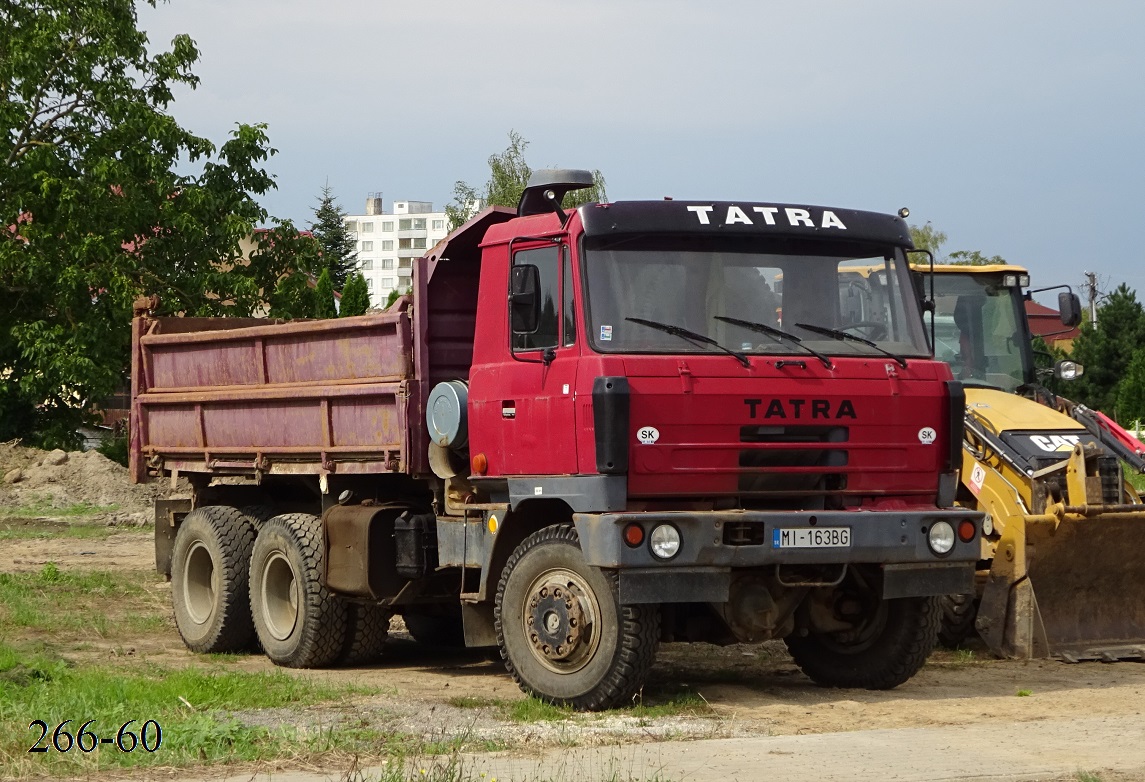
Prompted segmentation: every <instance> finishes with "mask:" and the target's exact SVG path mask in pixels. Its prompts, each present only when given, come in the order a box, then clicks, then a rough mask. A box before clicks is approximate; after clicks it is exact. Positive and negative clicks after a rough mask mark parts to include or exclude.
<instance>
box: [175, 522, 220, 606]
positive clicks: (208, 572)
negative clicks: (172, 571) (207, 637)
mask: <svg viewBox="0 0 1145 782" xmlns="http://www.w3.org/2000/svg"><path fill="white" fill-rule="evenodd" d="M218 592H219V583H218V573H217V570H216V568H215V560H214V558H213V557H212V556H211V552H210V550H208V549H207V547H206V546H205V545H203V543H202V542H201V541H195V542H194V543H193V544H192V545H191V550H190V551H189V552H187V560H186V562H185V563H184V565H183V604H184V605H185V606H186V607H187V614H188V616H190V618H191V621H192V622H194V623H195V624H197V625H203V624H206V623H207V622H208V621H210V619H211V616H212V615H213V614H214V613H215V596H216V595H217V594H218Z"/></svg>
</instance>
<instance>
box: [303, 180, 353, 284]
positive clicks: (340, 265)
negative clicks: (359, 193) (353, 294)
mask: <svg viewBox="0 0 1145 782" xmlns="http://www.w3.org/2000/svg"><path fill="white" fill-rule="evenodd" d="M313 212H314V220H313V221H311V223H310V232H311V233H313V234H314V238H315V239H317V240H318V244H319V245H320V246H321V248H322V255H321V261H320V262H321V268H325V269H328V270H329V271H330V281H331V282H332V283H333V284H334V288H335V289H336V290H340V289H341V288H342V287H343V286H345V284H346V280H347V279H349V277H350V275H351V274H353V273H354V269H355V268H356V267H357V262H358V242H357V240H356V239H355V237H354V234H352V233H351V232H350V231H349V230H348V229H347V228H346V219H345V218H346V212H345V210H343V209H342V207H340V206H338V203H337V201H336V200H335V199H334V191H333V190H331V189H330V185H328V184H327V185H324V186H323V188H322V195H321V196H319V197H318V206H317V207H316V208H315V209H314V210H313ZM315 271H318V270H317V269H316V270H315Z"/></svg>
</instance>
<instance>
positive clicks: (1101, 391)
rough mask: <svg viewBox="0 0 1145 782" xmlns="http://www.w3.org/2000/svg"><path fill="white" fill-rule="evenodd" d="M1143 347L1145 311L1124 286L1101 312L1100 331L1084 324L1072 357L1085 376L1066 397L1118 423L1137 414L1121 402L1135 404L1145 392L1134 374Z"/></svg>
mask: <svg viewBox="0 0 1145 782" xmlns="http://www.w3.org/2000/svg"><path fill="white" fill-rule="evenodd" d="M1143 345H1145V309H1143V308H1142V306H1141V303H1140V302H1138V301H1137V294H1136V293H1135V292H1134V291H1133V290H1131V289H1130V288H1129V287H1128V286H1126V285H1125V284H1122V285H1120V286H1118V288H1117V289H1116V290H1115V291H1113V293H1112V294H1110V296H1109V298H1108V300H1106V302H1105V304H1103V305H1102V307H1101V309H1099V310H1098V312H1097V328H1094V327H1093V326H1092V325H1091V324H1090V323H1088V322H1086V323H1083V324H1082V327H1081V335H1080V336H1078V338H1077V339H1076V340H1074V343H1073V352H1072V354H1071V357H1072V358H1073V359H1074V360H1075V361H1077V362H1078V363H1079V364H1081V365H1083V366H1084V367H1085V373H1084V374H1083V375H1082V376H1081V377H1080V378H1078V379H1077V380H1075V381H1073V382H1072V383H1070V384H1069V386H1068V388H1066V389H1065V393H1066V395H1067V396H1069V397H1070V398H1071V399H1073V400H1074V401H1077V402H1081V403H1082V404H1084V405H1086V406H1087V407H1091V408H1093V409H1096V410H1101V411H1103V412H1105V413H1107V414H1109V415H1112V416H1113V417H1115V418H1116V419H1118V420H1125V418H1126V416H1127V415H1133V412H1132V411H1130V410H1122V409H1121V402H1122V400H1124V401H1125V403H1126V404H1132V403H1133V400H1136V399H1137V398H1138V397H1139V395H1140V394H1142V393H1145V392H1143V391H1142V389H1140V388H1139V387H1138V385H1137V384H1138V383H1140V382H1141V380H1140V378H1139V377H1137V376H1134V375H1133V373H1131V372H1130V365H1131V363H1132V362H1133V361H1134V359H1135V357H1136V356H1135V354H1136V353H1138V352H1140V350H1141V346H1143ZM1134 409H1137V408H1136V406H1135V405H1134Z"/></svg>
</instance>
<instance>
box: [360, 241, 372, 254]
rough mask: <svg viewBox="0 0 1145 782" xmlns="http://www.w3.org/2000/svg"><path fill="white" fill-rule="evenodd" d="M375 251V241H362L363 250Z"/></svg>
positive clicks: (367, 251)
mask: <svg viewBox="0 0 1145 782" xmlns="http://www.w3.org/2000/svg"><path fill="white" fill-rule="evenodd" d="M373 251H374V243H373V242H362V252H364V253H372V252H373Z"/></svg>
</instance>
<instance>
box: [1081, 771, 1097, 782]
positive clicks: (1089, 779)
mask: <svg viewBox="0 0 1145 782" xmlns="http://www.w3.org/2000/svg"><path fill="white" fill-rule="evenodd" d="M1077 782H1101V776H1100V775H1098V774H1095V773H1093V772H1092V771H1079V772H1077Z"/></svg>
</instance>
